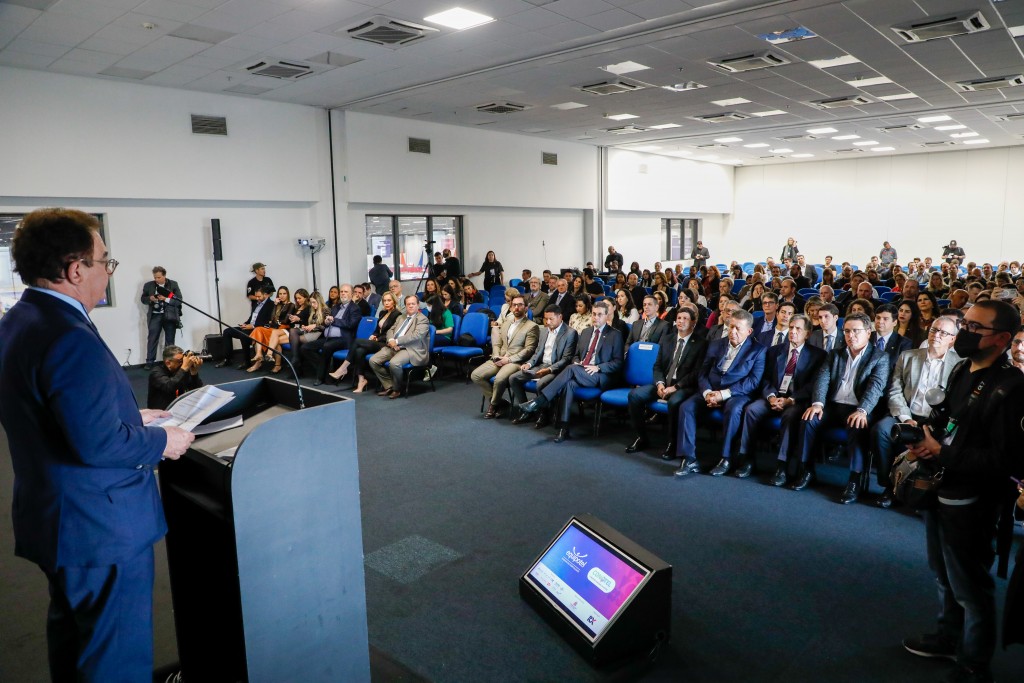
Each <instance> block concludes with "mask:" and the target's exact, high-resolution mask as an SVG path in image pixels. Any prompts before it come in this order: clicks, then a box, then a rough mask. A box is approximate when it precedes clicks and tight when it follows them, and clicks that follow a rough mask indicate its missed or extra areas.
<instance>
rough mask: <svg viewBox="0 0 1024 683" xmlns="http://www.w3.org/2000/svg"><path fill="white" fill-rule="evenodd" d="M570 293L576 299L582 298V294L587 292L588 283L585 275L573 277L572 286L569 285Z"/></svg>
mask: <svg viewBox="0 0 1024 683" xmlns="http://www.w3.org/2000/svg"><path fill="white" fill-rule="evenodd" d="M569 293H570V294H572V296H573V298H574V299H578V298H580V294H586V293H587V283H586V282H584V281H583V277H582V276H580V275H577V276H576V277H574V278H573V279H572V286H571V287H569Z"/></svg>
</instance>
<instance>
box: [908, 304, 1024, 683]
mask: <svg viewBox="0 0 1024 683" xmlns="http://www.w3.org/2000/svg"><path fill="white" fill-rule="evenodd" d="M1019 327H1020V318H1019V315H1018V313H1017V311H1016V309H1015V308H1014V307H1013V306H1011V305H1009V304H1007V303H1005V302H1002V301H980V302H978V303H977V304H975V305H974V306H972V307H971V308H970V309H968V311H967V313H966V314H965V316H964V319H963V320H962V321H960V324H959V332H958V333H957V336H956V341H955V342H954V345H953V349H954V350H955V351H956V353H957V355H958V356H960V357H961V358H964V359H966V361H965V362H964V363H961V364H960V365H958V366H957V367H956V369H954V371H953V374H952V376H951V377H950V380H949V385H948V387H947V389H946V398H945V400H944V401H943V403H942V404H941V405H940V406H939V407H937V408H936V410H937V411H939V412H940V413H942V414H944V415H948V419H947V420H946V424H945V426H944V427H942V428H941V431H940V430H937V431H936V432H935V433H933V432H932V429H931V427H930V426H929V425H927V424H926V425H924V426H923V428H922V431H923V433H924V438H923V440H921V441H920V442H919V443H917V444H915V445H914V446H912V447H911V448H910V452H911V454H912V455H913V456H915V457H917V458H922V459H926V460H934V461H935V464H937V465H939V466H941V467H942V468H943V477H942V481H941V484H940V485H939V487H938V489H937V493H938V502H937V504H936V506H935V507H934V508H933V509H929V510H926V511H925V512H924V518H925V529H926V534H927V547H928V563H929V566H931V568H932V570H933V571H934V572H935V578H936V583H937V584H938V595H939V605H940V612H939V620H938V622H939V624H938V625H939V630H938V632H937V633H933V634H926V635H923V636H920V637H916V638H907V639H906V640H904V641H903V646H904V648H906V649H907V651H909V652H911V653H913V654H916V655H919V656H922V657H940V658H945V659H952V660H955V661H956V664H957V668H956V670H955V671H954V672H952V674H951V676H950V677H949V678H948V679H947V680H951V681H977V682H986V681H991V680H992V674H991V671H990V663H991V660H992V656H993V654H994V652H995V647H996V602H995V582H994V580H993V578H992V574H991V567H992V561H993V560H994V559H995V553H994V552H993V546H992V536H993V531H994V530H995V529H996V528H997V523H998V527H999V534H998V536H999V543H998V547H999V549H1000V555H1001V556H1002V557H1001V562H1000V566H999V571H1000V575H1001V576H1005V572H1006V564H1005V563H1006V562H1007V561H1008V557H1007V556H1008V553H1009V545H1010V543H1009V540H1011V539H1012V533H1013V527H1012V521H1013V518H1012V514H1013V511H1012V505H1013V500H1014V499H1015V497H1016V496H1015V486H1014V484H1013V481H1012V479H1011V477H1016V478H1017V479H1020V478H1021V477H1022V476H1024V457H1022V455H1021V449H1020V443H1021V438H1022V437H1024V377H1022V376H1021V372H1020V371H1019V370H1017V369H1016V368H1014V367H1013V366H1012V365H1011V364H1010V362H1009V361H1008V359H1007V358H1006V356H1005V353H1006V349H1007V347H1008V346H1009V345H1010V340H1011V339H1012V338H1013V335H1014V334H1015V332H1016V331H1017V330H1018V329H1019Z"/></svg>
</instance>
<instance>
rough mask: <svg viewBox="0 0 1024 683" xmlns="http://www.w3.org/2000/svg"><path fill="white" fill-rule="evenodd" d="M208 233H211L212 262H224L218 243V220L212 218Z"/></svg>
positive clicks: (220, 246)
mask: <svg viewBox="0 0 1024 683" xmlns="http://www.w3.org/2000/svg"><path fill="white" fill-rule="evenodd" d="M210 231H211V232H212V233H213V260H214V261H223V260H224V248H223V246H222V245H221V243H220V219H219V218H214V219H211V220H210Z"/></svg>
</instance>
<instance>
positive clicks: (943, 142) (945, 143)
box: [921, 140, 956, 147]
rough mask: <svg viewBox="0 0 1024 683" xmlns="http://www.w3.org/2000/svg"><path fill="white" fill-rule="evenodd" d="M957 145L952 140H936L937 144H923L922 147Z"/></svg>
mask: <svg viewBox="0 0 1024 683" xmlns="http://www.w3.org/2000/svg"><path fill="white" fill-rule="evenodd" d="M955 144H956V143H955V142H953V141H952V140H936V141H935V142H922V143H921V146H922V147H952V146H953V145H955Z"/></svg>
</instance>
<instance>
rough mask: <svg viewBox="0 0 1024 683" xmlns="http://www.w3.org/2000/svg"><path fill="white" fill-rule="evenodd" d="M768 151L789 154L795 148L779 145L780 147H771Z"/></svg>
mask: <svg viewBox="0 0 1024 683" xmlns="http://www.w3.org/2000/svg"><path fill="white" fill-rule="evenodd" d="M768 151H769V152H771V153H772V154H789V153H790V152H792V151H793V150H791V149H790V148H789V147H779V148H778V149H770V150H768Z"/></svg>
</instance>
